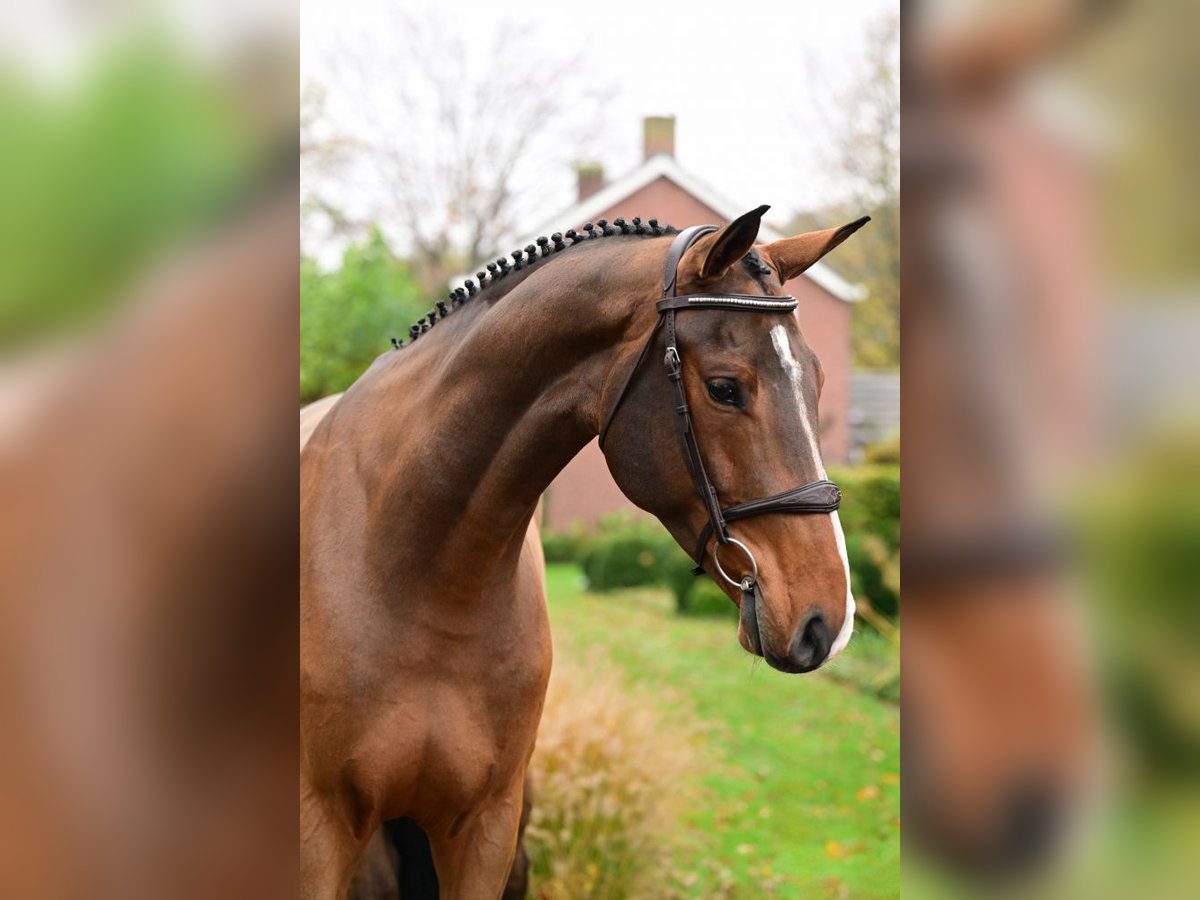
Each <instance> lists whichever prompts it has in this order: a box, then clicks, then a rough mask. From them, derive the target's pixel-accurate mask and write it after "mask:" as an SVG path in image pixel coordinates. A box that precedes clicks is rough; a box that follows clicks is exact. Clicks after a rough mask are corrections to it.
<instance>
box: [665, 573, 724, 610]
mask: <svg viewBox="0 0 1200 900" xmlns="http://www.w3.org/2000/svg"><path fill="white" fill-rule="evenodd" d="M688 577H690V578H692V586H691V590H689V591H688V592H687V593H686V595H685V597H684V598H683V600H682V602H680V599H679V597H676V607H677V609H678V610H679V612H680V613H681V614H682V615H686V616H723V617H725V618H730V619H733V620H735V621H736V620H737V617H738V608H737V606H736V605H735V604H734V602H733V601H732V600H730V599H729V595H728V594H726V593H725V592H724V591H723V590H721V588H720V587H718V586H717V584H716V582H714V581H713V580H712V579H711V578H709V577H708V576H700V577H699V578H696V577H694V576H692V575H691V574H690V573H689V576H688Z"/></svg>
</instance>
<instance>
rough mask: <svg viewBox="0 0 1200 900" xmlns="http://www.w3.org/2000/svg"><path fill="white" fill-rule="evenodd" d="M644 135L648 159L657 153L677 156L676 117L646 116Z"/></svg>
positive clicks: (643, 125)
mask: <svg viewBox="0 0 1200 900" xmlns="http://www.w3.org/2000/svg"><path fill="white" fill-rule="evenodd" d="M642 134H643V138H644V142H643V147H644V149H645V158H646V159H649V158H650V157H652V156H654V155H655V154H657V153H665V154H667V156H674V155H675V117H674V116H646V118H645V119H643V120H642Z"/></svg>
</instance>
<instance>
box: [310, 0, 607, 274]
mask: <svg viewBox="0 0 1200 900" xmlns="http://www.w3.org/2000/svg"><path fill="white" fill-rule="evenodd" d="M534 25H536V22H533V23H529V22H526V21H522V22H521V23H520V24H519V25H518V24H513V25H509V26H504V27H501V28H499V29H496V30H494V31H492V32H490V33H489V32H487V31H484V32H482V33H480V34H474V33H470V32H468V31H467V30H466V29H465V28H464V27H463V25H462V23H461V22H454V21H450V20H448V19H447V18H445V17H444V16H428V15H427V16H424V17H422V18H418V17H416V16H414V15H412V14H409V13H406V12H404V11H402V10H399V9H395V10H394V11H393V12H392V13H391V14H390V17H389V19H388V21H387V25H386V33H380V34H373V35H359V36H357V37H356V38H349V39H343V41H342V42H341V43H340V44H338V45H335V47H334V48H333V49H332V50H331V52H330V53H329V55H328V59H327V68H328V70H329V71H328V77H329V80H330V84H331V89H336V90H337V91H339V92H340V97H339V98H338V99H339V101H340V102H339V104H338V110H337V127H338V128H339V129H340V130H342V131H344V132H345V133H346V134H347V135H350V136H352V137H353V141H354V142H353V144H352V149H351V152H352V154H353V156H354V158H355V177H354V179H353V181H354V184H353V186H352V187H351V193H352V194H354V195H355V201H354V202H355V205H359V206H361V207H362V209H363V210H364V215H365V216H367V217H368V218H373V219H375V220H376V221H378V222H379V223H380V224H381V225H382V226H383V227H384V228H385V230H387V232H388V233H389V234H390V235H392V237H393V238H394V240H395V242H396V244H397V245H398V246H399V247H400V248H402V249H403V250H404V251H405V252H407V253H408V255H409V257H410V259H411V260H412V262H413V264H414V266H415V268H416V271H417V274H418V276H419V277H420V278H421V280H422V281H423V282H425V283H426V284H427V285H431V286H432V285H434V284H437V283H439V282H444V279H445V278H446V277H448V276H449V275H451V274H453V273H455V272H457V271H461V269H462V268H463V267H465V266H469V265H473V264H475V263H477V262H479V261H480V259H481V257H482V256H483V254H485V253H490V252H494V251H495V249H496V247H497V246H499V245H500V242H501V240H502V239H504V238H508V237H510V236H511V235H512V233H513V232H514V230H515V226H516V224H517V222H518V219H519V218H520V217H521V216H522V215H523V214H528V213H531V212H543V213H544V212H545V211H546V210H545V209H544V204H545V202H546V200H547V197H548V194H549V195H551V196H552V195H553V191H551V190H549V188H550V187H551V186H552V187H555V188H559V189H562V188H564V187H565V186H566V183H567V182H566V181H565V180H564V179H566V178H569V177H570V172H571V163H572V162H573V161H574V160H575V159H577V158H579V157H580V156H584V155H588V156H590V155H594V151H595V147H594V142H596V141H598V140H600V139H601V135H602V134H603V116H602V115H601V111H602V109H603V107H604V104H605V101H606V99H607V97H608V95H609V93H610V91H609V90H608V89H607V87H606V86H607V84H608V83H609V82H608V81H607V80H606V78H605V76H604V75H603V70H600V69H599V68H589V67H587V66H584V65H582V64H581V63H580V62H579V59H580V56H579V54H578V53H576V54H570V53H566V52H563V51H560V50H555V49H554V48H550V47H548V46H547V45H546V43H545V42H543V41H539V40H538V36H537V33H536V29H535V28H534V27H533V26H534ZM585 147H586V148H589V149H588V151H586V152H585V150H584V148H585ZM559 193H560V195H561V190H560V191H559Z"/></svg>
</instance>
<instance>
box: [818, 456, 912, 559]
mask: <svg viewBox="0 0 1200 900" xmlns="http://www.w3.org/2000/svg"><path fill="white" fill-rule="evenodd" d="M829 477H830V478H832V479H833V480H834V481H836V482H837V483H838V485H839V486H840V487H841V489H842V493H843V494H844V499H843V500H842V507H841V509H840V510H839V512H838V515H839V516H840V518H841V520H842V528H843V529H844V530H845V532H846V536H847V539H849V537H850V536H851V535H863V534H874V535H878V536H879V537H880V538H881V539H882V540H883V542H884V544H885V545H886V546H887V549H888V551H889V552H894V551H896V550H899V549H900V469H899V468H897V467H895V466H858V467H855V468H848V469H839V470H837V471H836V472H831V473H830V476H829Z"/></svg>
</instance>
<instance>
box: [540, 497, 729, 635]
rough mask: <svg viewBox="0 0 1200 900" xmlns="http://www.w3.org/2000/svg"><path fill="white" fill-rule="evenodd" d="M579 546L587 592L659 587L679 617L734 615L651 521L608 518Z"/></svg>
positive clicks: (714, 588) (714, 587)
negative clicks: (665, 590) (671, 600)
mask: <svg viewBox="0 0 1200 900" xmlns="http://www.w3.org/2000/svg"><path fill="white" fill-rule="evenodd" d="M543 546H545V543H544V541H543ZM552 546H553V548H554V549H555V551H556V552H557V551H558V549H559V547H558V545H557V544H554V545H552ZM581 547H582V548H583V549H582V551H581V553H580V555H579V556H578V557H576V559H578V561H579V563H580V565H581V566H582V568H583V572H584V575H586V576H587V579H588V586H589V587H590V588H591V590H593V591H597V592H600V593H604V592H608V591H614V590H619V589H621V588H630V587H644V586H649V585H659V586H662V587H666V588H668V589H670V591H671V594H672V596H674V598H675V608H676V610H677V611H678V612H679V613H680V614H681V615H698V616H708V615H729V614H730V612H731V611H733V612H734V614H735V615H736V610H737V607H735V606H734V605H733V604H732V603H731V602H730V600H729V597H728V596H727V595H726V594H725V593H724V592H723V591H722V590H721V589H720V588H719V587H718V586H717V585H716V584H714V583H713V581H712V580H711V579H710V578H708V577H706V576H696V575H693V574H692V569H693V568H694V566H695V563H693V562H692V559H691V557H689V556H688V555H687V553H685V552H684V551H683V549H682V548H681V547H680V546H679V544H678V543H676V541H675V539H674V538H673V537H671V535H670V534H669V533H668V532H667V530H666V529H665V528H663V527H662V525H660V524H659V523H658V522H656V521H654V520H653V519H646V518H637V519H634V518H630V517H628V516H621V515H618V516H610V517H608V518H606V519H604V520H603V521H602V522H601V523H600V526H599V528H598V529H597V531H596V533H595V534H594V535H592V536H591V537H590V538H589V539H587V540H586V541H583V542H582V543H581ZM547 559H549V557H547Z"/></svg>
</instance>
